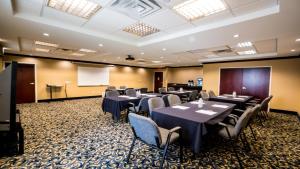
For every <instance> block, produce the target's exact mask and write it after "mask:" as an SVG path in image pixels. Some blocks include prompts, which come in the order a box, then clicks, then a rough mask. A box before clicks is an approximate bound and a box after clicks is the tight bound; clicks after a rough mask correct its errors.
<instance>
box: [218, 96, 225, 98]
mask: <svg viewBox="0 0 300 169" xmlns="http://www.w3.org/2000/svg"><path fill="white" fill-rule="evenodd" d="M217 97H221V98H227V97H226V96H217Z"/></svg>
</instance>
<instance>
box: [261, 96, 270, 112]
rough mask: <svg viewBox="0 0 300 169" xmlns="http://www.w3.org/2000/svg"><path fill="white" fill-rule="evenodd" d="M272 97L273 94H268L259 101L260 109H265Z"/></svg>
mask: <svg viewBox="0 0 300 169" xmlns="http://www.w3.org/2000/svg"><path fill="white" fill-rule="evenodd" d="M272 98H273V95H270V96H269V97H267V98H265V99H264V100H263V101H262V102H261V103H260V105H261V109H262V110H267V109H268V106H269V102H270V101H271V99H272Z"/></svg>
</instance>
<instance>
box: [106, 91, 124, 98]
mask: <svg viewBox="0 0 300 169" xmlns="http://www.w3.org/2000/svg"><path fill="white" fill-rule="evenodd" d="M119 95H120V93H119V92H118V91H117V90H108V91H106V92H105V97H117V96H119Z"/></svg>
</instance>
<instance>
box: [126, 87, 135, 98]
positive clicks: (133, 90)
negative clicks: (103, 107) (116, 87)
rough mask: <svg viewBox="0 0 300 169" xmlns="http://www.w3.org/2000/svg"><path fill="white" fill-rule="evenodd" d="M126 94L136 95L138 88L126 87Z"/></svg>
mask: <svg viewBox="0 0 300 169" xmlns="http://www.w3.org/2000/svg"><path fill="white" fill-rule="evenodd" d="M125 94H126V96H130V97H136V90H135V89H126V90H125Z"/></svg>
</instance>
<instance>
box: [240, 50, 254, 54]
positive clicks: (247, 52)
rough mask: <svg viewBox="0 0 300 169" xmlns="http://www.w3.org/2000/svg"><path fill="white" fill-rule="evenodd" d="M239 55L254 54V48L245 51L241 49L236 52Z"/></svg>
mask: <svg viewBox="0 0 300 169" xmlns="http://www.w3.org/2000/svg"><path fill="white" fill-rule="evenodd" d="M238 54H239V55H254V54H256V51H255V50H246V51H242V52H238Z"/></svg>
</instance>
